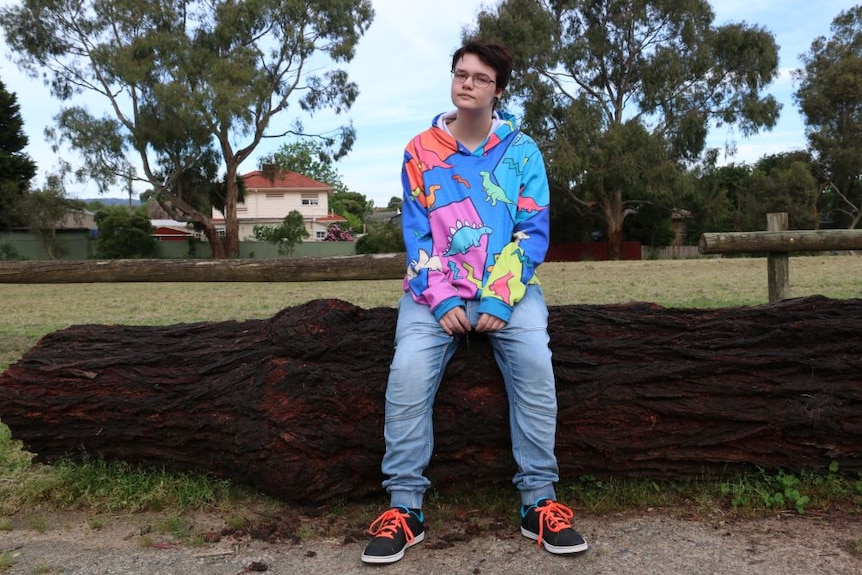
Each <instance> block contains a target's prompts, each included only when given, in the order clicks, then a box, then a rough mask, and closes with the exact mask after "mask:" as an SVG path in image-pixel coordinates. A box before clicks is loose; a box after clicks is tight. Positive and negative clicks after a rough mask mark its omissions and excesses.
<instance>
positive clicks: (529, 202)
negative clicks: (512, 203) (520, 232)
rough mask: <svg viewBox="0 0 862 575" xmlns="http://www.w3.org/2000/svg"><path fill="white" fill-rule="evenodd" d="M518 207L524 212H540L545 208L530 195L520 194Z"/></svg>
mask: <svg viewBox="0 0 862 575" xmlns="http://www.w3.org/2000/svg"><path fill="white" fill-rule="evenodd" d="M518 209H519V210H521V211H523V212H538V211H539V210H544V209H545V208H544V206H540V205H539V204H537V203H536V200H534V199H533V198H530V197H528V196H519V197H518Z"/></svg>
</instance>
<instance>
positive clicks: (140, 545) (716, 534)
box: [0, 513, 862, 575]
mask: <svg viewBox="0 0 862 575" xmlns="http://www.w3.org/2000/svg"><path fill="white" fill-rule="evenodd" d="M21 520H22V518H17V517H16V518H13V525H12V529H9V530H4V531H0V558H2V557H4V556H5V557H6V558H7V559H6V563H7V564H8V563H11V565H10V566H8V567H7V568H6V570H5V571H4V568H3V563H2V562H0V573H2V575H19V574H20V575H25V574H26V575H32V574H34V573H41V574H64V575H240V574H244V573H256V572H261V573H263V572H265V573H268V574H271V575H288V574H289V575H303V574H312V573H314V574H325V573H339V574H351V573H359V574H366V575H367V574H383V573H386V575H396V574H402V573H423V574H429V575H433V574H440V575H444V574H445V575H451V574H497V573H500V574H502V573H505V574H511V573H547V574H549V575H554V574H561V575H562V574H564V573H565V574H569V573H578V574H583V575H591V574H614V575H619V574H624V575H641V574H653V573H655V574H658V575H679V574H698V575H706V574H725V573H731V574H733V575H745V574H752V575H754V574H757V575H779V574H781V575H784V574H794V575H796V574H799V575H804V574H815V573H817V574H819V573H829V574H832V575H858V574H859V573H862V517H859V516H851V517H848V516H841V517H830V518H824V517H807V516H806V517H799V516H779V517H772V518H767V519H757V520H745V521H740V520H730V521H722V520H720V519H716V518H710V519H706V520H704V519H703V518H698V519H692V518H685V517H682V518H680V517H673V516H670V515H668V514H660V513H643V514H638V515H628V516H611V517H602V516H595V517H585V518H580V519H579V520H578V521H577V526H578V528H579V529H580V530H581V531H582V532H583V534H584V535H585V536H586V538H587V540H588V541H589V543H590V550H589V551H587V552H586V553H583V554H579V555H577V556H572V557H559V556H554V555H551V554H549V553H547V552H545V551H542V550H539V549H537V548H536V544H535V542H531V541H529V540H527V539H526V538H523V537H521V536H520V535H519V534H517V533H514V532H513V533H512V534H511V535H508V534H507V533H505V532H495V533H494V534H492V535H488V534H479V535H478V536H475V537H472V538H467V537H465V538H464V540H462V541H455V542H453V541H452V538H451V537H447V538H446V539H447V540H444V541H441V539H440V537H439V534H437V535H438V537H435V533H434V530H433V529H432V528H430V527H429V528H428V531H427V535H426V539H425V542H423V543H422V544H420V545H417V546H415V547H413V548H411V549H410V550H408V551H407V554H406V556H405V558H404V559H403V560H402V561H400V562H399V563H396V564H394V565H389V566H382V567H377V566H366V565H363V564H362V563H361V562H360V560H359V555H360V554H361V552H362V548H363V547H364V544H365V540H358V539H356V538H353V537H347V538H346V540H345V539H344V538H338V539H335V538H332V539H327V538H313V539H308V540H300V541H298V542H295V543H268V542H265V541H260V540H255V539H253V538H251V537H216V538H215V539H218V540H217V541H213V542H211V543H202V544H199V545H189V544H188V543H184V544H176V543H174V542H172V541H171V539H170V537H169V536H166V535H158V534H153V533H149V534H147V533H146V530H144V531H142V527H141V525H143V524H144V523H146V519H145V518H143V517H142V516H140V515H134V516H131V517H125V518H124V517H113V518H109V519H107V520H104V521H103V520H102V519H101V518H100V521H102V522H103V523H104V524H103V525H102V526H101V527H100V528H99V529H97V530H93V529H91V528H90V526H88V524H87V520H86V515H84V514H74V513H72V514H64V515H62V516H58V515H55V514H52V515H51V517H50V521H48V522H47V525H46V529H45V530H44V531H43V532H39V530H34V529H33V526H32V520H30V521H31V525H30V526H27V525H26V524H21V525H19V522H20V521H21ZM195 521H196V523H195V529H196V531H198V530H199V531H200V532H205V531H206V530H207V528H208V526H207V525H206V522H207V521H212V522H213V524H212V525H211V526H210V527H211V528H212V529H215V530H217V529H218V528H219V527H218V525H216V523H217V522H218V518H216V517H212V518H207V517H197V518H196V520H195ZM142 533H143V534H142Z"/></svg>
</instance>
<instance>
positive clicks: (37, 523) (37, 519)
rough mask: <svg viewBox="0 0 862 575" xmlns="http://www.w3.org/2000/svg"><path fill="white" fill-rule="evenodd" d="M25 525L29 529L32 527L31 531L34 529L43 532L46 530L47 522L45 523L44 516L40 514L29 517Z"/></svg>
mask: <svg viewBox="0 0 862 575" xmlns="http://www.w3.org/2000/svg"><path fill="white" fill-rule="evenodd" d="M27 526H28V527H29V528H30V529H32V530H33V531H36V532H38V533H44V532H45V531H47V530H48V523H47V521H45V518H44V517H42V516H34V517H31V518H30V519H29V520H28V521H27Z"/></svg>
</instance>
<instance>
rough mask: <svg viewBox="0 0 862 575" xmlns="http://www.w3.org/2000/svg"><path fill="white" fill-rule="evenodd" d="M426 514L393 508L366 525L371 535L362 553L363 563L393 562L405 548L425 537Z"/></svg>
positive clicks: (413, 510) (416, 510)
mask: <svg viewBox="0 0 862 575" xmlns="http://www.w3.org/2000/svg"><path fill="white" fill-rule="evenodd" d="M424 521H425V517H424V516H423V514H422V511H421V510H420V509H407V508H406V507H393V508H392V509H389V510H388V511H386V512H385V513H383V515H381V516H380V517H378V518H377V519H375V520H374V521H373V522H372V523H371V527H369V528H368V533H369V535H371V536H372V537H373V539H372V540H371V543H369V544H368V547H366V548H365V552H364V553H363V554H362V561H364V562H365V563H395V562H396V561H398V560H399V559H401V558H402V557H404V551H405V550H406V549H407V548H408V547H412V546H413V545H416V544H417V543H421V542H422V540H423V539H425V526H424V525H423V522H424Z"/></svg>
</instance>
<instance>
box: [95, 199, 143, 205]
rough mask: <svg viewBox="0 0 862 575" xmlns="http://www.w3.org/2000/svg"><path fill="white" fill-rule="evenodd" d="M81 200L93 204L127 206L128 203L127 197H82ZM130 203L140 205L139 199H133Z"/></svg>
mask: <svg viewBox="0 0 862 575" xmlns="http://www.w3.org/2000/svg"><path fill="white" fill-rule="evenodd" d="M81 201H82V202H84V203H86V204H93V203H96V202H99V203H101V204H102V205H103V206H117V205H120V206H128V205H129V198H82V199H81ZM132 205H133V206H140V205H141V201H140V200H134V199H133V200H132Z"/></svg>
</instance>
